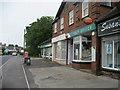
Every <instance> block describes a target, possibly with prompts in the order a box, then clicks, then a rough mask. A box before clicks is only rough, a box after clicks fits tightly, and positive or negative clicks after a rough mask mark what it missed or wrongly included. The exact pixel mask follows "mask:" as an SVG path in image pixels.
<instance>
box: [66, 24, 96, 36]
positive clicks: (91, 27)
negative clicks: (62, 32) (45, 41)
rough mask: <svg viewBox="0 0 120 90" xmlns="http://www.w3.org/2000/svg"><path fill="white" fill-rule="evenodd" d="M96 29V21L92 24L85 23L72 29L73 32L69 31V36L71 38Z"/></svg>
mask: <svg viewBox="0 0 120 90" xmlns="http://www.w3.org/2000/svg"><path fill="white" fill-rule="evenodd" d="M95 29H96V26H95V24H94V23H92V24H89V25H85V26H83V27H79V28H77V29H75V30H72V31H71V32H69V33H67V35H68V38H71V37H74V36H76V35H80V34H83V33H86V32H90V31H92V30H95Z"/></svg>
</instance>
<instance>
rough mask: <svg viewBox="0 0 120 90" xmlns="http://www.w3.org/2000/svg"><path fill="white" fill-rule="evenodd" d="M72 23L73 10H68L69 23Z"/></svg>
mask: <svg viewBox="0 0 120 90" xmlns="http://www.w3.org/2000/svg"><path fill="white" fill-rule="evenodd" d="M73 23H74V11H73V10H72V11H70V12H69V25H71V24H73Z"/></svg>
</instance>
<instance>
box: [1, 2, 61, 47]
mask: <svg viewBox="0 0 120 90" xmlns="http://www.w3.org/2000/svg"><path fill="white" fill-rule="evenodd" d="M61 2H62V0H1V1H0V42H2V43H6V44H7V45H8V43H10V44H18V45H20V46H23V32H24V29H25V26H27V25H29V24H30V23H32V22H34V21H36V20H37V18H40V17H41V16H55V15H56V13H57V11H58V9H59V6H60V4H61ZM1 35H2V38H1Z"/></svg>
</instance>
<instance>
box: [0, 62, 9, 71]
mask: <svg viewBox="0 0 120 90" xmlns="http://www.w3.org/2000/svg"><path fill="white" fill-rule="evenodd" d="M8 61H9V60H7V61H6V62H5V63H4V64H3V65H2V66H0V69H1V68H2V67H3V66H5V65H6V64H7V63H8Z"/></svg>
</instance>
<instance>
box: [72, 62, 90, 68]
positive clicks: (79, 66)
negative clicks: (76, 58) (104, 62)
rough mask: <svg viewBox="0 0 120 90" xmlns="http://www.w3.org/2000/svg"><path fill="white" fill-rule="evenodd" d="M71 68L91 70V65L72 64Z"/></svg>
mask: <svg viewBox="0 0 120 90" xmlns="http://www.w3.org/2000/svg"><path fill="white" fill-rule="evenodd" d="M72 67H73V68H76V69H91V64H77V63H72Z"/></svg>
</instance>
